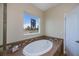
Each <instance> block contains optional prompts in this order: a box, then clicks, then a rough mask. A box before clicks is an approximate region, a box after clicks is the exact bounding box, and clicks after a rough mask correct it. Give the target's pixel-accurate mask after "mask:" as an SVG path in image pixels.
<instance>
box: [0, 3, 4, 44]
mask: <svg viewBox="0 0 79 59" xmlns="http://www.w3.org/2000/svg"><path fill="white" fill-rule="evenodd" d="M2 44H3V4H1V3H0V45H2Z"/></svg>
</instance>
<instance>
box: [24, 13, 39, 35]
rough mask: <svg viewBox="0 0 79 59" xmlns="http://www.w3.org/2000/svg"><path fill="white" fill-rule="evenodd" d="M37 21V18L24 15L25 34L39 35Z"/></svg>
mask: <svg viewBox="0 0 79 59" xmlns="http://www.w3.org/2000/svg"><path fill="white" fill-rule="evenodd" d="M39 21H40V19H39V17H37V16H32V15H30V14H28V13H26V14H24V31H25V34H31V33H39V32H40V24H39Z"/></svg>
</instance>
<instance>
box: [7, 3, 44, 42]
mask: <svg viewBox="0 0 79 59" xmlns="http://www.w3.org/2000/svg"><path fill="white" fill-rule="evenodd" d="M24 12H28V13H30V14H32V15H35V16H39V17H40V33H39V34H34V35H24V29H23V13H24ZM43 24H44V19H43V12H42V11H41V10H39V9H38V8H36V7H34V6H32V4H22V3H21V4H20V3H19V4H18V3H17V4H16V3H15V4H7V43H11V42H16V41H20V40H24V39H28V38H32V37H36V36H41V35H44V27H45V26H44V25H43Z"/></svg>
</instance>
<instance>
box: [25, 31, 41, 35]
mask: <svg viewBox="0 0 79 59" xmlns="http://www.w3.org/2000/svg"><path fill="white" fill-rule="evenodd" d="M36 34H40V33H39V32H38V33H28V34H24V35H36Z"/></svg>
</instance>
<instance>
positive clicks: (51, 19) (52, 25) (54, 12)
mask: <svg viewBox="0 0 79 59" xmlns="http://www.w3.org/2000/svg"><path fill="white" fill-rule="evenodd" d="M77 5H78V4H60V5H57V6H56V7H55V8H50V9H49V10H47V11H46V12H45V20H46V21H45V29H46V30H45V34H46V35H48V36H53V37H58V38H64V15H65V14H67V13H68V12H69V11H71V10H72V9H73V8H75V7H76V6H77Z"/></svg>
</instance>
